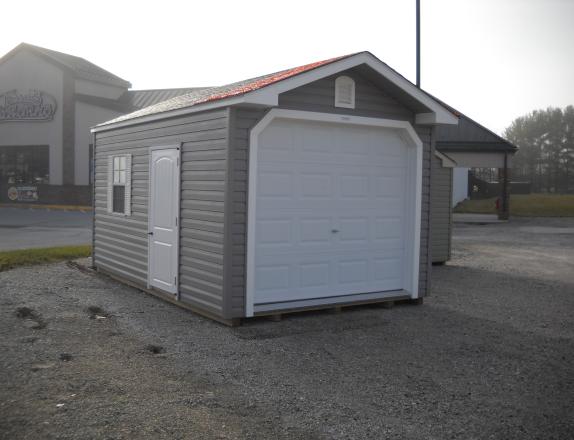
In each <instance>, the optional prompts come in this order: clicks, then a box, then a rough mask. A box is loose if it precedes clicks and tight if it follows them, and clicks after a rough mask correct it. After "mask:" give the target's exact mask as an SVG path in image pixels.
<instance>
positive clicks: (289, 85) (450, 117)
mask: <svg viewBox="0 0 574 440" xmlns="http://www.w3.org/2000/svg"><path fill="white" fill-rule="evenodd" d="M362 64H365V65H367V66H369V67H370V68H372V69H373V70H374V71H376V72H377V73H379V74H380V75H381V76H383V77H384V78H386V79H387V80H388V81H390V82H391V83H393V84H394V85H396V86H397V87H399V88H400V89H401V90H403V91H404V92H405V93H407V94H408V95H409V96H411V97H412V98H414V99H415V100H416V101H418V102H420V103H421V104H422V105H423V106H425V107H426V108H428V109H429V111H427V112H424V113H419V114H417V115H416V118H415V122H416V123H417V124H421V125H435V124H449V125H457V124H458V117H457V116H455V115H454V114H453V113H452V112H451V111H449V110H448V109H447V108H446V107H444V106H443V105H442V104H441V103H439V102H438V101H436V100H435V99H433V98H432V97H431V96H430V95H428V94H427V93H425V92H424V91H423V90H421V89H420V88H418V87H417V86H415V85H414V84H413V83H411V82H410V81H408V80H407V79H406V78H405V77H403V76H401V75H400V74H399V73H397V72H396V71H395V70H393V69H391V68H390V67H389V66H388V65H387V64H385V63H383V62H382V61H381V60H379V59H378V58H377V57H375V56H374V55H372V54H371V53H369V52H361V53H358V54H355V55H351V56H349V57H346V58H343V59H341V60H338V61H333V62H331V63H329V64H325V65H323V66H320V67H317V68H315V69H312V70H309V71H307V72H303V73H300V74H298V75H294V76H292V77H290V78H287V79H285V80H282V81H279V82H276V83H274V84H270V85H268V86H265V87H262V88H260V89H257V90H253V91H252V92H247V93H245V94H243V95H237V96H231V97H229V98H225V99H220V100H217V101H212V102H204V103H199V104H197V105H192V106H190V107H184V108H180V109H176V110H168V111H165V112H161V113H155V114H151V115H146V116H142V117H137V118H134V119H127V120H125V121H118V122H115V123H110V124H106V123H103V124H105V125H98V126H95V127H93V128H92V129H91V132H92V133H97V132H100V131H105V130H111V129H114V128H119V127H125V126H128V125H135V124H143V123H146V122H151V121H156V120H159V119H165V118H171V117H175V116H181V115H186V114H189V113H196V112H200V111H205V110H211V109H215V108H220V107H227V106H230V105H237V104H246V105H255V106H264V107H276V106H278V105H279V95H280V94H281V93H284V92H287V91H289V90H292V89H295V88H297V87H301V86H302V85H305V84H308V83H311V82H314V81H317V80H319V79H322V78H325V77H328V76H331V75H335V74H337V73H340V72H343V71H345V70H348V69H352V68H353V67H357V66H359V65H362Z"/></svg>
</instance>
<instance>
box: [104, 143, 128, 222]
mask: <svg viewBox="0 0 574 440" xmlns="http://www.w3.org/2000/svg"><path fill="white" fill-rule="evenodd" d="M130 204H131V156H130V155H129V154H124V155H121V156H110V158H109V164H108V212H110V213H115V214H123V215H131V209H130Z"/></svg>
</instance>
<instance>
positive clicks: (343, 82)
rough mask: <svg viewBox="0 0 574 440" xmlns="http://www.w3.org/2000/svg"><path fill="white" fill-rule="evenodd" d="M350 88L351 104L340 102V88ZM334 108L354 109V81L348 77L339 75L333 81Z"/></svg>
mask: <svg viewBox="0 0 574 440" xmlns="http://www.w3.org/2000/svg"><path fill="white" fill-rule="evenodd" d="M347 85H350V86H351V102H344V101H341V92H340V87H342V86H347ZM335 107H343V108H355V80H354V79H353V78H351V77H350V76H346V75H341V76H338V77H337V79H336V80H335Z"/></svg>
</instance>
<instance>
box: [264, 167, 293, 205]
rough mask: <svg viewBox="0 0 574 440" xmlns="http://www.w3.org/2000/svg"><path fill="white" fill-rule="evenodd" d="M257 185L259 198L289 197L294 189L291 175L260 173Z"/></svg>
mask: <svg viewBox="0 0 574 440" xmlns="http://www.w3.org/2000/svg"><path fill="white" fill-rule="evenodd" d="M257 184H258V191H257V192H258V196H259V197H270V198H273V199H275V198H277V197H281V198H285V197H291V195H292V194H293V189H294V187H293V173H288V172H269V171H261V173H260V174H259V179H258V182H257Z"/></svg>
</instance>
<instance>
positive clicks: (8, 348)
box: [0, 219, 574, 440]
mask: <svg viewBox="0 0 574 440" xmlns="http://www.w3.org/2000/svg"><path fill="white" fill-rule="evenodd" d="M571 231H574V219H512V220H511V221H510V222H509V223H506V224H493V225H483V226H478V225H473V226H471V225H456V226H455V230H454V253H453V258H452V261H450V262H449V263H448V264H446V265H444V266H435V267H433V276H432V291H433V296H431V297H429V298H427V299H425V302H424V304H423V305H421V306H403V305H397V306H395V307H394V308H392V309H388V310H387V309H383V308H380V307H354V308H350V309H344V310H343V312H342V313H340V314H330V313H327V312H312V313H302V314H297V315H287V316H284V318H283V319H282V320H281V321H280V322H270V321H269V320H268V319H254V320H248V321H246V322H245V323H244V325H242V326H241V327H237V328H228V327H225V326H222V325H220V324H218V323H216V322H213V321H210V320H208V319H205V318H202V317H200V316H198V315H195V314H193V313H191V312H189V311H186V310H184V309H181V308H178V307H176V306H174V305H171V304H169V303H166V302H163V301H161V300H159V299H157V298H155V297H152V296H149V295H147V294H145V293H142V292H141V291H138V290H137V289H133V288H130V287H127V286H124V285H122V284H120V283H117V282H115V281H113V280H111V279H109V278H107V277H104V276H100V275H97V274H94V273H90V272H89V271H80V270H78V268H77V267H75V266H74V265H67V264H65V263H61V264H52V265H45V266H35V267H25V268H19V269H14V270H11V271H7V272H2V273H0V301H1V302H2V306H1V307H0V352H1V353H2V355H1V356H0V439H11V440H12V439H36V438H41V439H88V438H106V439H132V438H137V439H189V438H197V439H265V440H268V439H301V440H303V439H305V440H309V439H337V440H338V439H425V440H426V439H465V440H466V439H505V440H506V439H508V440H511V439H521V440H522V439H539V438H544V439H565V438H572V432H574V418H573V415H572V408H574V368H573V367H574V313H573V311H574V234H572V233H571ZM47 288H49V290H47ZM20 307H28V308H29V309H31V310H34V311H35V313H36V314H37V316H41V317H42V320H45V321H46V322H49V325H48V326H46V327H44V328H41V329H38V328H36V329H30V328H26V327H25V326H23V325H22V323H23V322H26V321H29V320H30V319H28V318H19V317H17V316H16V310H17V309H18V308H20ZM90 307H98V310H95V309H93V308H92V309H90ZM90 311H91V312H90ZM101 312H105V313H104V315H105V316H110V317H113V319H101V320H100V319H88V317H90V316H94V318H95V316H96V315H98V316H104V315H100V313H101ZM150 347H155V349H154V350H157V349H158V348H159V349H160V350H158V354H154V355H151V353H153V350H151V349H150ZM67 353H68V354H71V353H73V358H72V359H71V361H69V362H62V361H60V360H59V359H61V357H60V356H61V354H67ZM58 405H60V406H58Z"/></svg>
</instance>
